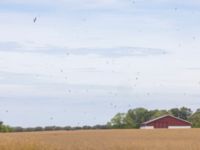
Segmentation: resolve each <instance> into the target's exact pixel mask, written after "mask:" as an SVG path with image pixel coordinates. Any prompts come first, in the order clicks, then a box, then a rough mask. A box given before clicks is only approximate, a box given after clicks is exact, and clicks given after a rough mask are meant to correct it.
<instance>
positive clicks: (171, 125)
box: [140, 115, 192, 129]
mask: <svg viewBox="0 0 200 150" xmlns="http://www.w3.org/2000/svg"><path fill="white" fill-rule="evenodd" d="M191 126H192V124H191V123H190V122H188V121H186V120H183V119H180V118H177V117H174V116H171V115H165V116H162V117H159V118H155V119H152V120H149V121H147V122H144V123H142V125H141V127H140V128H141V129H159V128H168V129H186V128H191Z"/></svg>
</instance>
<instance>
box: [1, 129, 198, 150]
mask: <svg viewBox="0 0 200 150" xmlns="http://www.w3.org/2000/svg"><path fill="white" fill-rule="evenodd" d="M199 141H200V129H179V130H90V131H61V132H35V133H6V134H0V150H200V142H199Z"/></svg>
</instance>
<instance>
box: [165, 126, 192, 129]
mask: <svg viewBox="0 0 200 150" xmlns="http://www.w3.org/2000/svg"><path fill="white" fill-rule="evenodd" d="M168 129H191V126H168Z"/></svg>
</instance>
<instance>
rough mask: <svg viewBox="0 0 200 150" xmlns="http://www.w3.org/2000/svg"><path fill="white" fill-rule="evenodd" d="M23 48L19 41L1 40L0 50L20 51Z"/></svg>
mask: <svg viewBox="0 0 200 150" xmlns="http://www.w3.org/2000/svg"><path fill="white" fill-rule="evenodd" d="M20 49H21V45H20V44H19V43H17V42H13V41H7V42H0V51H18V50H20Z"/></svg>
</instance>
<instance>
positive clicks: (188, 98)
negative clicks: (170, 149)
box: [0, 0, 200, 127]
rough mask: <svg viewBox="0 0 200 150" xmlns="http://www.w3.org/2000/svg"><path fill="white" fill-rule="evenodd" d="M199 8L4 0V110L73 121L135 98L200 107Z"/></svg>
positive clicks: (121, 107)
mask: <svg viewBox="0 0 200 150" xmlns="http://www.w3.org/2000/svg"><path fill="white" fill-rule="evenodd" d="M199 10H200V2H199V1H198V0H190V1H188V0H56V1H55V0H29V1H27V0H1V1H0V22H1V23H0V35H1V36H0V120H2V121H4V122H5V123H6V124H10V125H12V126H24V127H27V126H45V125H61V126H65V125H73V126H75V125H84V124H87V125H94V124H104V123H106V122H107V121H109V119H110V118H111V117H112V116H113V115H115V114H116V113H117V112H126V111H127V110H128V109H130V108H135V107H146V108H149V109H155V108H160V109H163V108H171V107H181V106H187V107H190V108H192V109H194V110H195V109H196V108H198V107H200V93H199V91H200V59H199V58H200V28H199V26H200V20H199V18H200V11H199ZM34 18H36V19H35V23H34Z"/></svg>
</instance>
